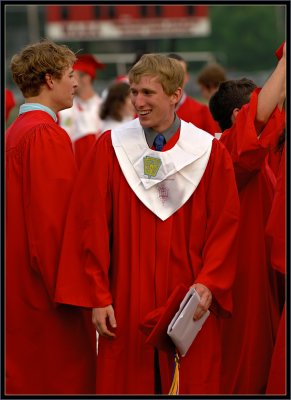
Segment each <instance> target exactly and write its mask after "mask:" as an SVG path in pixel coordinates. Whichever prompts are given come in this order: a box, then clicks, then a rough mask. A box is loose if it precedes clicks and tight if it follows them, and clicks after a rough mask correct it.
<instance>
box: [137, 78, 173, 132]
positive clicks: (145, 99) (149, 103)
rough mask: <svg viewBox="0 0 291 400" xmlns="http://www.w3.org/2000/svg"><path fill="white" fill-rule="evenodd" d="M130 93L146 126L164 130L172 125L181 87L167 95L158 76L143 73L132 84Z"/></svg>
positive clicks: (141, 121) (142, 122) (139, 116)
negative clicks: (137, 80)
mask: <svg viewBox="0 0 291 400" xmlns="http://www.w3.org/2000/svg"><path fill="white" fill-rule="evenodd" d="M130 93H131V101H132V104H133V106H134V108H135V111H136V113H137V115H138V118H139V121H140V123H141V125H142V126H143V127H144V128H152V129H154V130H155V131H156V132H163V131H165V130H166V129H168V128H169V127H170V126H171V125H172V123H173V121H174V115H175V114H174V113H175V105H176V103H177V102H178V101H179V99H180V97H181V88H178V89H177V90H176V91H175V92H174V94H171V95H167V94H166V93H165V92H164V89H163V87H162V85H161V83H160V82H159V80H158V77H156V76H149V75H143V76H141V78H140V80H139V82H132V83H131V84H130Z"/></svg>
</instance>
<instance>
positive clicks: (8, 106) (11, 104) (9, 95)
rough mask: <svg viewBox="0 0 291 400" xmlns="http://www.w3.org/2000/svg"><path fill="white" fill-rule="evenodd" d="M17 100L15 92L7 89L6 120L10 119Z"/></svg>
mask: <svg viewBox="0 0 291 400" xmlns="http://www.w3.org/2000/svg"><path fill="white" fill-rule="evenodd" d="M15 105H16V102H15V98H14V95H13V93H12V92H11V90H9V89H5V121H7V120H8V118H9V114H10V111H11V110H12V109H13V108H14V107H15Z"/></svg>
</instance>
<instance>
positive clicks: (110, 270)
mask: <svg viewBox="0 0 291 400" xmlns="http://www.w3.org/2000/svg"><path fill="white" fill-rule="evenodd" d="M177 139H178V134H177V133H176V134H175V135H174V137H172V138H171V140H169V141H168V142H167V144H166V145H165V147H164V150H167V149H169V148H171V147H172V146H173V145H174V144H175V142H176V141H177ZM238 218H239V215H238V195H237V191H236V188H235V181H234V174H233V168H232V165H231V160H230V158H229V155H228V154H227V151H226V150H225V148H224V147H223V146H221V144H220V143H219V142H218V141H217V140H216V139H214V141H213V144H212V151H211V155H210V159H209V162H208V165H207V168H206V171H205V173H204V176H203V177H202V179H201V181H200V183H199V186H198V187H197V189H196V191H195V192H194V194H193V195H192V196H191V197H190V199H189V200H188V201H187V202H186V203H185V205H184V206H183V207H181V208H180V209H179V210H178V211H177V212H176V213H174V214H173V215H172V216H171V217H169V218H168V219H167V220H165V221H161V220H160V219H159V218H158V217H157V216H155V215H154V214H153V213H152V212H151V211H150V210H149V209H148V208H146V207H145V206H144V205H143V203H141V201H140V200H139V199H138V197H137V196H136V195H135V194H134V192H133V191H132V190H131V188H130V187H129V185H128V183H127V181H126V180H125V178H124V175H123V173H122V171H121V169H120V166H119V163H118V161H117V158H116V156H115V152H114V149H113V147H112V143H111V136H110V132H105V133H104V134H103V135H102V136H101V137H100V138H99V139H98V140H97V142H96V144H95V147H94V148H93V150H92V152H90V154H89V156H88V157H87V158H86V160H85V162H84V164H83V166H82V169H81V171H80V174H79V178H78V180H77V184H76V187H75V190H74V193H73V197H72V202H71V205H70V209H69V215H68V222H67V226H66V233H65V239H64V244H63V250H62V256H61V261H60V269H59V274H58V285H57V291H56V300H57V301H60V302H63V303H69V304H80V305H85V306H92V307H103V306H106V305H108V304H111V303H112V302H113V307H114V310H115V316H116V319H117V328H116V330H115V331H116V335H117V337H116V338H115V339H114V340H108V339H105V338H104V337H100V338H99V348H98V357H97V394H154V351H153V348H152V347H151V346H149V345H146V343H145V341H146V337H145V336H144V335H143V333H142V332H140V330H139V326H140V323H141V322H142V321H143V320H144V318H145V316H146V315H147V314H148V313H149V312H151V311H152V310H154V309H156V308H159V307H160V306H163V305H164V304H165V303H166V300H167V299H168V297H169V296H170V294H171V293H172V292H173V290H174V288H175V287H176V286H177V285H178V284H185V285H186V286H188V287H189V286H190V285H192V284H193V283H194V282H200V283H202V284H204V285H205V286H207V287H208V288H209V289H210V290H211V291H212V293H213V296H214V297H215V299H216V301H217V302H218V304H219V306H220V308H219V310H220V312H221V313H222V312H223V310H225V311H228V312H230V311H231V308H232V301H231V285H232V281H233V279H234V274H235V263H234V259H235V254H236V248H235V238H236V231H237V226H238ZM72 271H74V273H72ZM109 276H110V280H109ZM218 325H219V320H218V319H217V317H216V316H215V314H214V313H212V314H211V315H210V317H209V318H208V320H207V321H206V323H205V324H204V326H203V335H200V337H199V340H197V341H195V343H194V344H193V346H192V347H191V350H189V353H188V354H189V355H188V354H187V356H186V357H185V358H183V359H182V362H181V368H180V376H181V381H180V393H190V394H195V393H199V394H200V393H217V391H218V390H219V377H220V340H221V339H220V336H219V327H218ZM159 357H160V362H161V373H162V382H163V393H165V394H167V393H168V391H169V389H170V383H171V381H172V373H173V364H174V362H173V355H172V354H171V355H167V354H166V353H163V354H162V353H160V354H159ZM198 360H199V361H198ZM99 366H100V368H98V367H99Z"/></svg>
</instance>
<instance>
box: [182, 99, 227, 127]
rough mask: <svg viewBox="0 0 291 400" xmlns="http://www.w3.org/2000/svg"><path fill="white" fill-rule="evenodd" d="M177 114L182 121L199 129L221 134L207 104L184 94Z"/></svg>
mask: <svg viewBox="0 0 291 400" xmlns="http://www.w3.org/2000/svg"><path fill="white" fill-rule="evenodd" d="M176 114H177V115H178V117H179V118H180V119H183V120H184V121H186V122H191V123H192V124H194V125H196V126H197V127H198V128H200V129H203V130H204V131H206V132H208V133H211V135H214V134H215V133H217V132H221V129H220V127H219V125H218V124H217V122H216V121H215V120H214V119H213V118H212V115H211V112H210V110H209V108H208V106H207V105H206V104H203V103H199V102H198V101H197V100H195V99H193V98H192V97H190V96H187V95H185V94H184V96H183V97H182V99H181V102H180V103H179V104H178V107H177V109H176Z"/></svg>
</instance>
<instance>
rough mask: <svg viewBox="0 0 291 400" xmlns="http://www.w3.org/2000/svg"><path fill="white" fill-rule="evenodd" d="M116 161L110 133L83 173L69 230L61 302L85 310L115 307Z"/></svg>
mask: <svg viewBox="0 0 291 400" xmlns="http://www.w3.org/2000/svg"><path fill="white" fill-rule="evenodd" d="M113 157H114V150H113V147H112V144H111V136H110V132H107V133H104V134H103V135H102V136H100V138H99V139H98V140H97V142H96V143H95V145H94V147H93V148H92V150H91V151H90V153H89V155H88V157H87V158H86V159H85V160H84V163H83V165H82V168H81V170H80V172H79V175H78V179H77V182H76V186H75V188H74V191H73V195H72V199H71V203H70V207H69V212H68V219H67V224H66V229H65V236H64V242H63V248H62V254H61V259H60V265H59V271H58V282H57V290H56V296H55V300H56V301H57V302H60V303H67V304H74V305H80V306H84V307H102V306H106V305H108V304H111V303H112V297H111V294H110V290H109V278H108V269H109V264H110V248H109V245H108V243H110V234H111V232H110V226H111V223H110V221H111V218H112V217H111V215H112V212H111V210H112V199H111V192H110V189H109V187H110V185H108V182H109V180H110V179H111V176H112V166H113ZM88 177H89V178H88ZM96 265H98V268H96ZM70 271H74V274H73V275H72V273H70ZM84 271H85V273H84Z"/></svg>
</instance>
